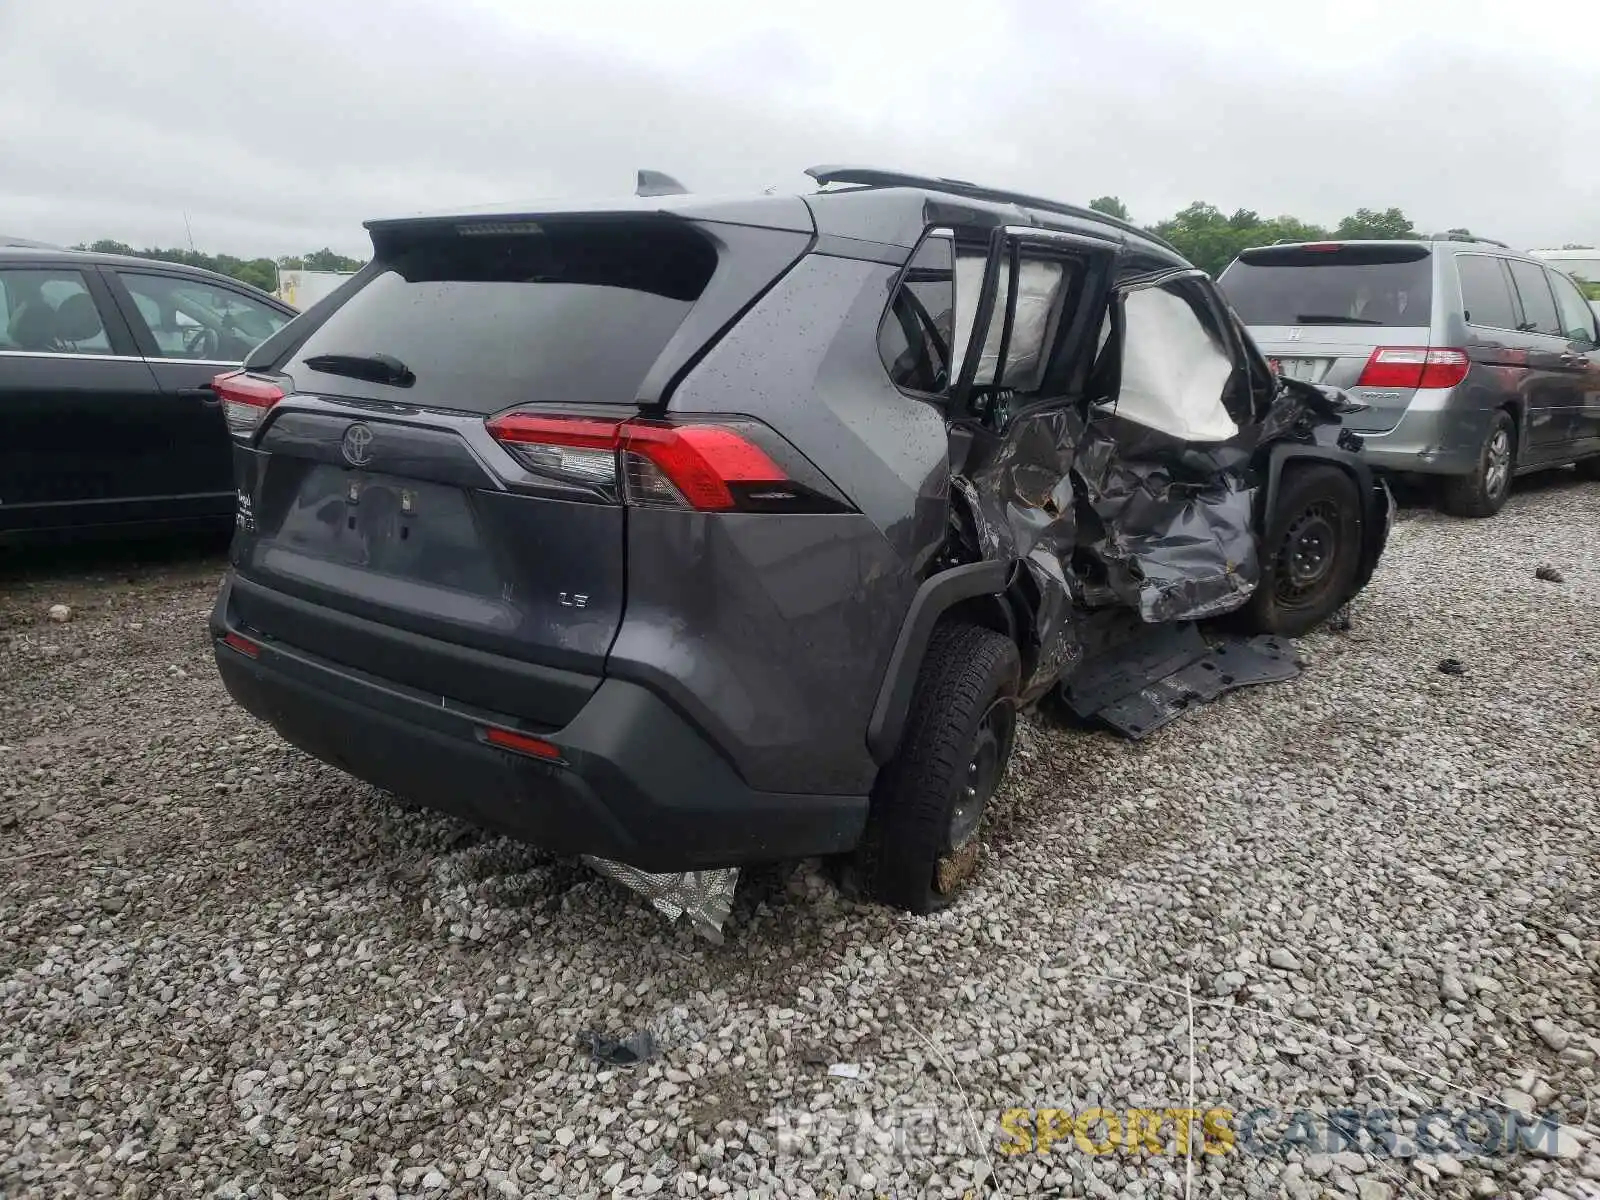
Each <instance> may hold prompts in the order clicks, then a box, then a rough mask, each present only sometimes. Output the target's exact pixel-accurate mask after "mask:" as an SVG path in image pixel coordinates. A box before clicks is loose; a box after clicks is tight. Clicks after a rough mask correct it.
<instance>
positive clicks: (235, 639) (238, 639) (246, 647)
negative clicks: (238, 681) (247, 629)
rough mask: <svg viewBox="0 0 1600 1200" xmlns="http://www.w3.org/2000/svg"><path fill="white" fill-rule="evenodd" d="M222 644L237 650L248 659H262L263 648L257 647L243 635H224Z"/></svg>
mask: <svg viewBox="0 0 1600 1200" xmlns="http://www.w3.org/2000/svg"><path fill="white" fill-rule="evenodd" d="M222 643H223V645H225V646H227V647H229V648H230V649H233V650H237V651H238V652H239V653H240V654H242V655H244V656H245V657H246V658H260V657H261V647H260V646H258V645H256V644H255V643H254V642H252V641H251V640H250V639H249V638H247V637H245V636H244V635H243V634H238V633H225V634H223V635H222Z"/></svg>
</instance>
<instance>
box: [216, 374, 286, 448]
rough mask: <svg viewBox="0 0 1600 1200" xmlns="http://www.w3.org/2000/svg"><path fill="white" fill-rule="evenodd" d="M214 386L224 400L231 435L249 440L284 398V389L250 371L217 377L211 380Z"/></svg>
mask: <svg viewBox="0 0 1600 1200" xmlns="http://www.w3.org/2000/svg"><path fill="white" fill-rule="evenodd" d="M211 387H212V389H213V390H215V392H216V393H217V398H218V399H219V400H221V401H222V416H223V419H224V420H225V421H227V423H228V432H229V433H231V434H233V436H234V437H236V438H248V437H249V436H250V435H251V434H252V433H254V432H255V431H256V428H257V426H259V425H260V424H261V418H262V417H264V416H266V415H267V410H268V409H270V408H271V407H272V406H273V405H274V404H276V403H277V402H278V401H279V400H282V399H283V396H284V392H283V389H282V388H281V387H279V386H278V385H277V384H275V383H273V382H272V381H271V380H270V379H262V378H260V377H259V376H256V375H251V374H250V373H249V372H248V371H231V372H229V373H228V374H226V375H218V376H217V377H216V378H215V379H213V380H212V381H211Z"/></svg>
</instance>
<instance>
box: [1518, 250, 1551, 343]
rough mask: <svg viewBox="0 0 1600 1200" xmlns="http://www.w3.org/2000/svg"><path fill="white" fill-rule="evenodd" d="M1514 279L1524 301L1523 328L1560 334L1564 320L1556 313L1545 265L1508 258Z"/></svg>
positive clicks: (1536, 331) (1529, 331) (1525, 330)
mask: <svg viewBox="0 0 1600 1200" xmlns="http://www.w3.org/2000/svg"><path fill="white" fill-rule="evenodd" d="M1506 265H1507V266H1508V267H1510V268H1511V282H1512V283H1513V284H1515V285H1516V288H1517V295H1518V296H1519V297H1520V298H1521V300H1522V331H1523V332H1524V333H1548V334H1551V335H1552V336H1555V337H1559V336H1560V335H1561V319H1560V318H1559V317H1558V316H1557V315H1556V302H1555V297H1554V296H1552V295H1551V294H1550V284H1549V281H1548V277H1547V276H1546V275H1545V273H1544V268H1543V267H1541V266H1538V265H1536V264H1535V263H1531V262H1521V261H1519V260H1517V259H1507V260H1506Z"/></svg>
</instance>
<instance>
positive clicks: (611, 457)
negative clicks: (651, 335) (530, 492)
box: [488, 412, 800, 512]
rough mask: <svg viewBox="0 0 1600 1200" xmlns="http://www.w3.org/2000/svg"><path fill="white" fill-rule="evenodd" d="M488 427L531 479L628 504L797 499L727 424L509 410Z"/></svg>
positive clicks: (785, 478)
mask: <svg viewBox="0 0 1600 1200" xmlns="http://www.w3.org/2000/svg"><path fill="white" fill-rule="evenodd" d="M488 427H489V433H490V434H491V435H492V436H493V437H494V438H495V440H496V441H498V442H499V443H500V444H501V445H502V446H504V447H505V448H506V450H507V451H508V452H509V453H510V454H511V455H512V457H514V458H515V459H516V460H517V461H518V462H519V463H521V464H522V465H523V466H524V467H526V468H527V469H528V470H530V471H532V472H534V473H535V474H538V475H544V476H548V477H552V478H555V479H558V480H561V481H563V482H567V483H575V484H584V485H590V486H594V487H599V488H601V489H604V490H607V491H610V492H613V493H618V494H620V496H621V498H622V499H624V500H625V501H626V502H627V503H629V504H634V505H645V506H650V507H663V508H692V509H697V510H699V511H702V512H726V511H729V510H733V509H739V508H742V507H746V504H745V501H746V500H755V501H758V502H759V501H762V500H772V499H774V498H779V499H784V500H791V501H792V500H798V499H799V498H800V495H799V490H798V489H797V488H796V485H795V484H794V481H793V480H792V479H790V477H789V474H788V472H786V471H785V470H784V469H783V468H782V467H780V466H779V465H778V464H777V463H776V462H774V461H773V460H772V457H771V456H770V455H769V454H768V453H767V452H766V451H765V450H763V449H762V448H761V447H760V446H758V445H757V444H756V443H755V442H754V441H752V440H751V439H750V438H748V437H746V436H744V434H742V433H741V432H739V431H738V430H736V429H734V428H731V427H729V426H727V425H714V424H685V425H674V424H670V423H668V422H665V421H643V420H639V419H637V418H635V419H630V420H626V421H608V420H599V419H596V418H592V417H576V416H545V415H542V414H535V413H526V412H516V413H508V414H506V415H504V416H500V417H495V418H494V419H493V420H491V421H489V423H488ZM764 489H765V490H764ZM779 493H781V496H779ZM756 506H757V507H759V506H760V505H759V504H757V505H756Z"/></svg>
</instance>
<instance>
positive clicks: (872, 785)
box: [211, 168, 1390, 911]
mask: <svg viewBox="0 0 1600 1200" xmlns="http://www.w3.org/2000/svg"><path fill="white" fill-rule="evenodd" d="M810 174H811V175H812V176H813V177H814V178H815V179H816V180H817V182H818V187H817V189H816V190H815V191H814V192H812V193H809V194H806V195H798V196H797V195H789V196H782V195H760V196H754V197H750V198H743V199H732V200H711V199H703V198H698V197H694V196H689V195H681V194H680V195H644V196H640V197H632V198H629V199H627V200H623V201H620V202H617V203H613V204H604V205H598V206H596V205H583V206H576V205H573V206H565V207H563V206H542V207H539V208H537V209H536V210H533V211H517V210H502V211H496V212H493V213H487V214H484V213H472V214H462V213H455V214H451V215H448V216H444V217H437V218H432V217H430V218H425V219H424V218H410V219H404V220H385V221H374V222H371V223H369V225H368V229H369V230H370V233H371V237H372V243H373V259H372V262H371V263H370V264H369V265H368V266H367V267H366V268H365V269H363V270H362V271H361V272H360V273H359V274H357V275H356V276H354V277H352V278H351V279H350V280H349V281H348V282H347V283H346V284H344V285H343V287H341V289H340V290H339V291H338V292H337V293H336V294H335V295H333V296H332V297H330V298H329V299H328V300H326V301H324V302H322V303H321V304H319V305H318V306H317V307H315V308H314V309H312V310H311V311H310V312H308V313H306V314H304V315H302V316H300V317H299V318H297V319H296V320H295V321H293V322H292V323H291V324H290V325H288V326H287V327H286V328H284V329H283V330H282V331H280V332H279V333H278V334H277V335H275V336H274V337H272V338H271V339H269V340H268V341H267V342H265V343H264V344H263V345H262V346H260V347H259V348H258V349H257V350H256V352H255V353H254V354H252V355H251V357H250V358H249V360H248V361H247V362H246V364H245V368H244V370H243V371H241V372H237V373H234V374H231V375H227V376H223V377H220V378H219V379H218V380H217V381H216V385H215V386H216V390H217V392H218V394H219V396H220V398H221V401H222V405H223V409H224V413H225V416H226V419H227V423H228V427H229V429H230V430H231V431H232V435H233V438H234V447H235V459H236V464H237V483H238V529H237V534H236V537H235V541H234V545H233V550H232V566H231V570H230V571H229V572H228V575H227V578H226V581H225V582H224V584H223V587H222V591H221V595H220V596H219V598H218V600H217V603H216V607H215V612H214V615H213V617H212V621H211V627H212V632H213V634H214V637H215V644H216V656H217V663H218V666H219V668H220V670H221V673H222V677H223V680H224V681H225V683H226V685H227V688H228V690H229V691H230V692H231V693H232V695H233V696H234V697H235V698H236V700H237V701H238V702H239V703H240V704H241V705H243V706H244V707H245V708H246V709H248V710H249V711H250V712H252V713H254V714H256V715H257V716H258V717H260V718H261V719H263V720H265V721H267V722H269V723H271V724H272V725H273V726H274V727H275V728H276V729H277V730H279V731H280V732H281V733H282V734H283V736H284V737H285V738H287V739H288V740H289V741H290V742H292V743H294V744H295V745H297V746H299V747H301V748H303V749H304V750H306V751H307V752H308V753H310V754H312V755H314V756H316V757H317V758H320V759H322V760H324V761H325V762H328V763H331V764H334V765H336V766H338V767H340V768H343V769H344V770H346V771H348V772H349V773H351V774H353V775H356V776H358V777H360V778H362V779H365V780H368V781H370V782H371V783H373V784H376V785H378V786H379V787H382V788H385V789H388V790H389V791H391V792H393V793H395V794H397V795H398V796H400V797H402V798H404V799H407V800H410V801H412V802H416V803H420V804H422V805H425V806H430V807H434V808H437V809H442V810H447V811H450V812H453V813H456V814H460V815H463V816H465V817H467V818H470V819H472V820H474V821H477V822H480V823H482V824H484V825H487V826H491V827H494V828H496V829H498V830H502V831H505V832H507V833H510V834H512V835H515V836H517V837H520V838H523V839H526V840H528V841H530V842H533V843H536V844H538V845H540V846H543V847H546V848H548V849H550V850H553V851H556V852H570V853H575V854H582V855H586V856H594V857H595V858H597V859H601V860H606V861H611V862H620V863H624V864H628V865H630V866H631V867H634V868H638V869H639V870H641V871H648V872H688V871H699V870H707V869H712V868H724V867H735V866H738V865H741V864H750V863H756V862H763V861H777V860H786V859H793V858H801V857H807V856H814V855H845V854H853V855H854V856H855V861H857V862H858V863H859V864H860V868H861V871H860V876H861V878H862V879H863V880H864V882H865V884H866V886H867V887H868V888H869V890H870V892H871V893H872V894H873V895H875V896H877V897H878V898H879V899H881V900H882V901H885V902H887V903H889V904H892V905H897V906H900V907H904V908H907V909H911V910H914V911H927V910H929V909H933V908H936V907H938V906H940V905H942V904H944V903H946V902H947V901H948V900H949V899H950V898H951V897H952V896H954V895H955V894H956V893H957V892H958V891H959V889H960V887H961V885H962V883H963V881H964V880H965V879H966V878H967V877H968V876H969V874H970V870H971V865H972V863H973V861H974V860H975V857H976V853H975V852H976V847H977V845H978V841H977V839H978V838H979V835H980V826H981V822H982V818H983V815H984V810H985V806H986V804H987V803H988V801H989V799H990V797H991V796H992V795H993V793H994V791H995V789H996V787H997V785H998V784H999V782H1000V780H1001V778H1002V776H1003V774H1004V772H1005V770H1006V765H1007V760H1008V757H1009V754H1010V751H1011V746H1012V741H1013V733H1014V728H1015V721H1016V717H1017V713H1018V711H1019V709H1021V708H1024V707H1026V706H1028V705H1031V704H1033V703H1035V702H1037V701H1038V700H1040V699H1041V698H1042V697H1044V696H1045V694H1046V693H1048V692H1050V691H1051V690H1052V689H1055V688H1057V687H1058V686H1064V685H1066V684H1068V683H1070V682H1071V681H1072V680H1073V679H1074V678H1077V677H1078V676H1079V673H1080V672H1082V671H1083V670H1085V669H1087V668H1089V667H1092V666H1093V665H1094V664H1095V663H1096V662H1101V663H1103V662H1105V661H1107V660H1108V657H1109V658H1111V659H1114V658H1115V656H1117V655H1118V654H1126V653H1127V652H1128V648H1129V647H1133V648H1135V649H1136V648H1137V647H1139V646H1140V645H1141V644H1145V643H1147V642H1148V640H1149V638H1150V637H1151V635H1152V634H1153V633H1157V632H1159V631H1162V630H1168V631H1170V630H1171V629H1172V628H1173V627H1175V626H1179V625H1190V624H1192V623H1194V622H1202V621H1203V622H1206V625H1205V626H1204V628H1206V629H1210V628H1212V627H1213V625H1214V624H1215V622H1214V621H1213V619H1223V620H1225V621H1228V622H1232V623H1233V624H1234V625H1235V626H1236V627H1241V628H1243V629H1244V630H1246V631H1253V632H1256V633H1271V634H1279V635H1289V636H1292V635H1296V634H1299V633H1301V632H1304V631H1305V630H1308V629H1310V628H1311V627H1312V626H1314V625H1315V624H1317V623H1318V622H1320V621H1322V620H1323V619H1324V618H1326V617H1328V616H1329V615H1330V614H1331V613H1333V612H1334V611H1335V609H1337V608H1338V607H1340V606H1341V605H1343V604H1344V603H1345V601H1347V600H1348V599H1349V598H1350V597H1351V596H1352V595H1353V594H1354V593H1355V592H1356V591H1357V590H1359V589H1360V588H1361V587H1362V586H1363V585H1364V584H1365V582H1366V581H1367V579H1368V578H1369V577H1370V575H1371V573H1372V571H1373V568H1374V565H1375V563H1376V562H1377V559H1378V556H1379V554H1380V553H1381V550H1382V547H1383V544H1384V540H1385V538H1386V536H1387V532H1388V522H1389V519H1390V501H1389V499H1388V493H1387V491H1386V489H1385V488H1384V487H1383V485H1382V483H1381V482H1378V481H1375V479H1374V478H1373V476H1372V474H1371V473H1370V471H1369V469H1368V468H1367V467H1366V466H1365V465H1364V464H1363V463H1362V462H1361V460H1360V459H1359V457H1358V456H1357V455H1356V454H1355V453H1353V451H1354V450H1356V449H1357V448H1358V447H1359V439H1358V438H1356V437H1354V435H1352V434H1350V433H1349V432H1347V431H1345V430H1344V429H1343V428H1342V423H1341V412H1344V411H1349V410H1350V406H1349V404H1348V403H1347V402H1346V401H1345V400H1344V399H1343V397H1342V396H1341V394H1339V393H1335V392H1332V391H1330V390H1326V389H1319V388H1316V387H1313V386H1311V385H1308V384H1305V383H1301V382H1297V381H1293V380H1283V379H1280V378H1279V377H1278V376H1276V375H1275V374H1274V372H1272V371H1271V370H1270V369H1269V368H1268V366H1267V363H1266V362H1265V360H1264V359H1263V358H1262V357H1261V355H1260V354H1259V353H1258V352H1257V350H1256V349H1255V348H1254V346H1253V345H1252V343H1251V341H1250V338H1249V337H1248V335H1247V334H1246V333H1245V332H1244V330H1243V329H1242V327H1241V326H1240V325H1239V323H1238V322H1237V320H1236V319H1235V318H1234V317H1233V316H1232V314H1231V312H1230V310H1229V309H1228V307H1227V305H1226V304H1225V303H1224V302H1223V301H1222V300H1221V298H1220V296H1219V295H1218V293H1217V292H1216V290H1215V288H1214V287H1213V285H1212V283H1211V281H1210V280H1209V279H1208V278H1207V277H1206V276H1205V275H1204V274H1203V273H1202V272H1200V271H1198V270H1196V269H1194V268H1193V267H1192V266H1191V265H1190V264H1189V263H1187V262H1185V261H1184V260H1183V259H1182V258H1181V257H1180V256H1179V255H1178V254H1177V253H1176V252H1175V251H1174V250H1173V249H1172V248H1171V247H1169V246H1167V245H1165V244H1164V243H1162V242H1160V241H1158V240H1156V239H1154V238H1152V237H1151V236H1150V235H1148V234H1146V233H1144V232H1141V231H1140V230H1138V229H1137V228H1135V227H1133V226H1131V225H1128V224H1125V223H1123V222H1120V221H1117V220H1114V219H1112V218H1109V217H1106V216H1103V215H1101V214H1099V213H1096V212H1092V211H1089V210H1086V209H1081V208H1077V207H1074V206H1071V205H1067V204H1061V203H1056V202H1053V201H1048V200H1042V199H1038V198H1034V197H1028V196H1021V195H1015V194H1010V193H1005V192H999V191H994V190H992V189H986V188H981V187H977V186H975V185H971V184H966V183H959V182H955V181H951V180H943V179H928V178H920V177H914V176H906V175H900V174H895V173H892V172H885V171H877V170H867V169H846V168H817V169H814V170H813V171H812V172H810ZM651 190H656V189H651ZM1197 628H1198V627H1197ZM1146 657H1148V655H1147V656H1146Z"/></svg>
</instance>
